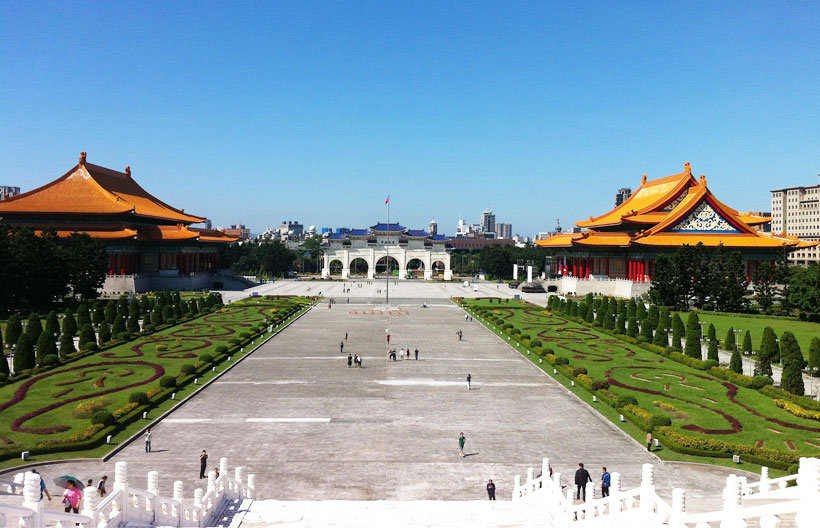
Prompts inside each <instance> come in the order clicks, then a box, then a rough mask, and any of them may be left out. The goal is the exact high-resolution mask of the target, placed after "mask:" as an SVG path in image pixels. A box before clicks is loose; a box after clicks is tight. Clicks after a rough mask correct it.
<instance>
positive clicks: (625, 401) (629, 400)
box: [615, 394, 638, 409]
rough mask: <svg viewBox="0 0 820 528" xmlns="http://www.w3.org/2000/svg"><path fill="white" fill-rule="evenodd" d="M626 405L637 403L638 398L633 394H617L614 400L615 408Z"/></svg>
mask: <svg viewBox="0 0 820 528" xmlns="http://www.w3.org/2000/svg"><path fill="white" fill-rule="evenodd" d="M627 405H638V399H637V398H636V397H635V396H629V395H626V394H623V395H621V396H618V399H617V400H615V408H617V409H620V408H621V407H626V406H627Z"/></svg>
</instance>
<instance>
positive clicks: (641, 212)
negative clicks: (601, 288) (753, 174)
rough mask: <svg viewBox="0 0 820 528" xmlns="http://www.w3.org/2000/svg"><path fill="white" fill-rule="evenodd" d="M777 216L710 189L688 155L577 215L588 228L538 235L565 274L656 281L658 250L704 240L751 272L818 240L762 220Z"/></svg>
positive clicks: (580, 224) (750, 274)
mask: <svg viewBox="0 0 820 528" xmlns="http://www.w3.org/2000/svg"><path fill="white" fill-rule="evenodd" d="M770 221H771V218H769V217H764V216H758V215H754V214H752V213H741V212H739V211H737V210H735V209H732V208H731V207H729V206H728V205H725V204H723V203H722V202H720V201H719V200H718V199H717V198H716V197H715V196H714V195H713V194H712V193H711V192H710V191H709V188H708V187H707V185H706V177H705V176H701V177H700V179H698V180H696V179H695V178H694V177H693V176H692V170H691V167H690V165H689V163H686V164H685V166H684V171H683V172H681V173H680V174H674V175H672V176H667V177H665V178H659V179H657V180H651V181H649V180H647V179H646V175H644V176H643V179H642V181H641V186H640V187H639V188H638V189H637V190H636V191H635V192H634V193H632V195H631V196H630V197H629V198H628V199H627V200H625V201H624V202H623V203H621V204H620V205H618V206H616V207H615V209H613V210H611V211H609V212H608V213H606V214H603V215H601V216H597V217H593V216H590V217H589V220H583V221H580V222H576V225H577V226H578V227H580V228H584V229H585V231H583V232H581V233H558V234H556V235H553V236H551V237H549V238H547V239H544V240H537V241H536V242H535V243H536V244H537V245H539V246H541V247H544V248H548V249H550V250H551V253H552V255H553V266H554V270H555V271H556V272H557V274H558V275H560V276H569V277H576V278H581V279H590V278H596V279H606V278H622V279H628V280H631V281H635V282H649V281H651V280H652V276H653V274H654V269H655V267H654V264H655V258H656V257H657V256H658V255H659V254H663V253H671V252H674V251H675V250H676V249H678V248H679V247H681V246H684V245H691V246H695V245H697V244H703V245H704V246H706V247H717V246H719V245H723V246H724V247H725V248H727V249H729V250H732V251H739V252H740V254H741V256H742V260H743V265H744V267H745V269H746V274H747V276H748V277H749V278H751V277H752V276H753V274H754V270H755V268H756V266H757V264H758V263H760V262H762V261H772V260H776V259H779V258H783V257H784V256H785V255H787V254H788V253H789V252H791V251H794V250H796V249H800V248H803V247H808V246H813V245H816V244H817V242H814V243H811V242H804V241H800V240H798V239H797V237H794V236H788V235H786V234H782V233H781V234H775V233H764V232H762V231H759V230H757V229H756V228H755V226H758V225H760V224H764V223H766V222H770Z"/></svg>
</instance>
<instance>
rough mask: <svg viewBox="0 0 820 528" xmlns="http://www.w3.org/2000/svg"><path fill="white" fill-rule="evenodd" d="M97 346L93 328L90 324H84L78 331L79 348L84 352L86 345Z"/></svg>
mask: <svg viewBox="0 0 820 528" xmlns="http://www.w3.org/2000/svg"><path fill="white" fill-rule="evenodd" d="M92 343H93V344H95V345H96V344H97V335H96V334H95V333H94V327H93V326H91V323H86V324H85V325H83V327H82V328H81V329H80V348H81V349H82V350H86V349H87V348H88V345H90V344H92Z"/></svg>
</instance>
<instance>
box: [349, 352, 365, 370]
mask: <svg viewBox="0 0 820 528" xmlns="http://www.w3.org/2000/svg"><path fill="white" fill-rule="evenodd" d="M353 365H356V366H357V367H361V366H362V356H360V355H359V354H356V355H355V356H354V355H353V354H348V355H347V367H348V368H350V367H352V366H353Z"/></svg>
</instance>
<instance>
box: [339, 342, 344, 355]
mask: <svg viewBox="0 0 820 528" xmlns="http://www.w3.org/2000/svg"><path fill="white" fill-rule="evenodd" d="M344 353H345V342H344V341H340V342H339V354H344Z"/></svg>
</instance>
